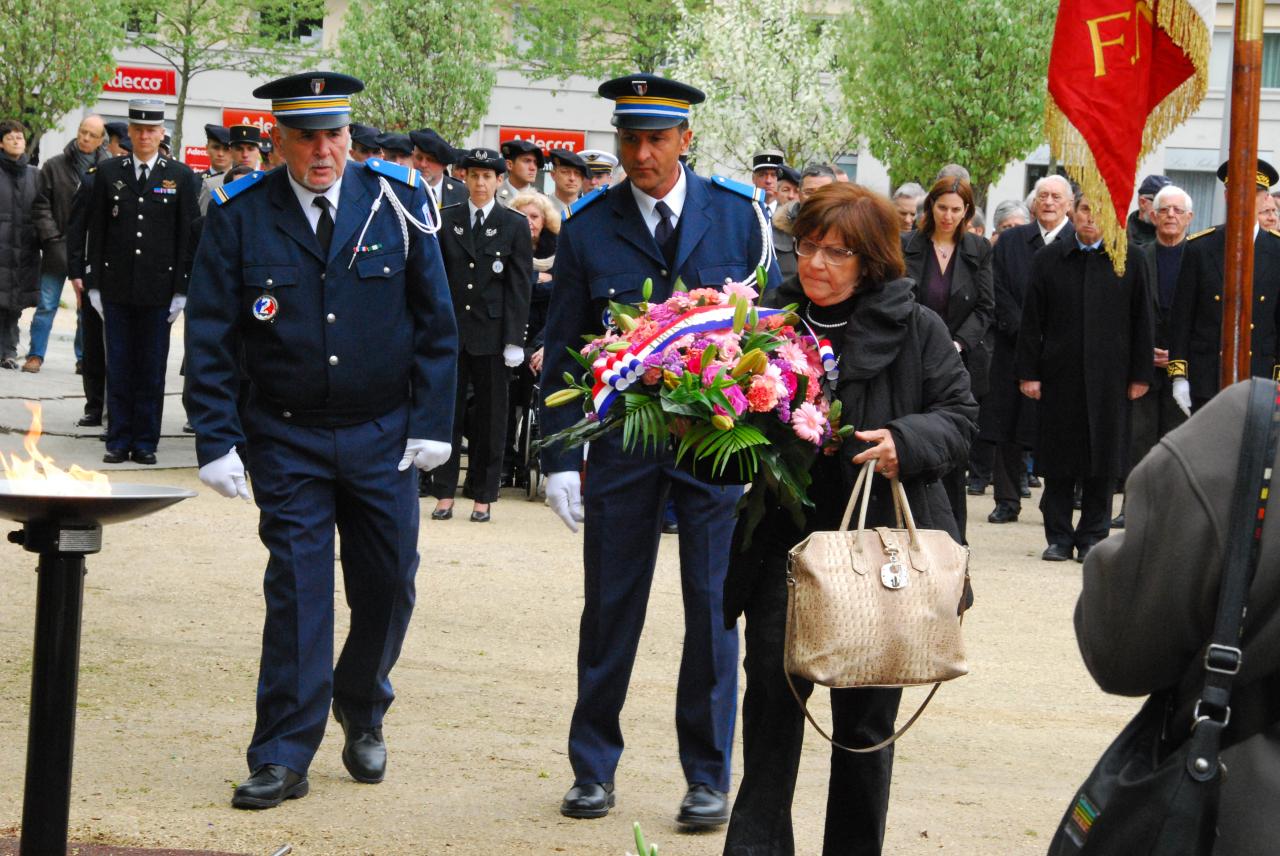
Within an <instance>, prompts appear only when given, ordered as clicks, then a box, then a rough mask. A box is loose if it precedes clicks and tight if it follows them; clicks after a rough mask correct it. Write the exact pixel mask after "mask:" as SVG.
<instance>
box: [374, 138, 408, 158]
mask: <svg viewBox="0 0 1280 856" xmlns="http://www.w3.org/2000/svg"><path fill="white" fill-rule="evenodd" d="M378 148H380V149H382V150H383V151H384V152H397V153H398V154H402V155H411V154H413V143H412V142H411V141H410V140H409V135H408V134H383V135H382V136H380V137H378Z"/></svg>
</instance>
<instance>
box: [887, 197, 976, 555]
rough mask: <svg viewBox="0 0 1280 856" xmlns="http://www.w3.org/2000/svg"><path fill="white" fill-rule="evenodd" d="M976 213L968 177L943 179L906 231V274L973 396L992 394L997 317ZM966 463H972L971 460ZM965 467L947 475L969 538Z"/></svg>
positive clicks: (957, 515)
mask: <svg viewBox="0 0 1280 856" xmlns="http://www.w3.org/2000/svg"><path fill="white" fill-rule="evenodd" d="M974 213H975V209H974V204H973V190H972V188H970V186H969V182H967V181H965V180H964V179H963V178H943V179H939V180H938V181H937V182H935V183H934V185H933V187H932V188H930V190H929V194H928V195H927V196H926V197H925V198H924V217H923V218H922V219H921V223H920V228H919V229H915V230H912V231H910V232H904V233H903V235H902V256H903V261H904V263H905V264H906V268H907V276H908V277H910V278H911V279H912V280H913V281H914V282H915V295H916V300H917V301H918V302H919V303H923V304H924V305H925V306H928V307H929V308H930V309H932V310H933V311H934V312H936V313H938V315H940V316H941V317H942V319H943V320H944V321H946V322H947V330H948V331H949V332H950V333H951V341H952V342H953V343H954V345H955V349H956V350H957V351H959V352H960V359H961V360H962V361H963V362H964V366H965V368H966V369H967V370H968V371H969V388H970V391H972V392H973V397H974V398H977V399H981V398H982V396H984V395H986V393H987V386H988V383H987V372H988V370H989V369H990V366H991V348H990V347H989V344H988V342H987V328H988V327H990V326H991V319H992V318H993V317H994V316H995V310H996V298H995V289H994V286H993V284H992V279H991V276H992V274H991V245H990V244H989V243H987V241H986V240H985V239H983V238H980V237H979V236H977V235H974V234H971V233H970V232H969V222H970V221H971V220H972V219H973V217H974ZM966 463H967V462H966ZM965 469H966V465H965V464H961V465H960V466H958V467H956V468H955V470H953V471H952V472H950V473H947V475H946V477H945V478H944V479H943V485H944V486H945V487H946V490H947V500H948V501H949V502H950V503H951V513H952V514H953V515H954V516H955V518H956V526H957V528H958V529H959V530H960V540H961V541H962V542H964V543H967V542H966V541H965V521H966V514H965Z"/></svg>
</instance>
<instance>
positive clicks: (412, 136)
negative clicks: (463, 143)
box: [409, 128, 455, 166]
mask: <svg viewBox="0 0 1280 856" xmlns="http://www.w3.org/2000/svg"><path fill="white" fill-rule="evenodd" d="M409 140H410V142H412V143H413V145H414V147H415V148H417V149H419V150H420V151H422V152H423V153H424V154H428V155H430V156H431V157H433V158H435V160H436V162H437V163H439V164H441V165H442V166H448V165H449V164H451V163H453V161H454V151H455V149H454V148H453V146H451V145H449V144H448V143H446V142H445V141H444V137H442V136H440V135H439V134H437V133H436V132H435V131H433V130H432V129H431V128H419V129H418V130H416V131H410V132H409Z"/></svg>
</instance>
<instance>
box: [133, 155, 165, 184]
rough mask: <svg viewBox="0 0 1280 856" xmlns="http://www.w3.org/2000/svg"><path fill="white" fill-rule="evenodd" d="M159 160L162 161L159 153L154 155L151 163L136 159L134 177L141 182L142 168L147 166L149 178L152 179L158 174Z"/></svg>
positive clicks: (134, 160)
mask: <svg viewBox="0 0 1280 856" xmlns="http://www.w3.org/2000/svg"><path fill="white" fill-rule="evenodd" d="M158 160H160V153H159V152H156V153H155V154H153V155H152V156H151V160H149V161H140V160H138V159H137V158H136V157H135V158H134V159H133V177H134V178H136V179H137V180H138V181H139V182H141V181H142V167H143V165H144V164H145V165H146V167H147V178H151V176H153V175H155V174H156V161H158Z"/></svg>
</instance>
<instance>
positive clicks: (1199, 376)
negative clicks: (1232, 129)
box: [1168, 160, 1280, 415]
mask: <svg viewBox="0 0 1280 856" xmlns="http://www.w3.org/2000/svg"><path fill="white" fill-rule="evenodd" d="M1218 178H1219V180H1221V181H1222V183H1223V184H1226V183H1227V179H1228V176H1227V164H1225V163H1224V164H1223V165H1222V166H1220V167H1218ZM1246 180H1247V179H1246ZM1255 181H1256V183H1257V188H1258V192H1257V197H1256V198H1257V200H1258V202H1259V204H1261V203H1262V202H1264V201H1266V199H1267V195H1268V194H1269V193H1270V192H1271V188H1273V187H1275V186H1277V184H1278V183H1280V176H1278V175H1277V173H1276V169H1275V167H1273V166H1272V165H1271V164H1269V163H1267V162H1266V161H1264V160H1259V161H1258V169H1257V174H1256V176H1255ZM1226 240H1227V227H1226V226H1225V225H1219V226H1214V227H1213V228H1212V229H1205V230H1204V231H1202V232H1197V233H1195V234H1193V235H1190V236H1188V237H1187V246H1186V249H1185V250H1184V252H1183V257H1182V268H1181V270H1180V271H1179V272H1178V287H1177V290H1176V291H1175V292H1174V298H1173V310H1172V312H1171V314H1170V320H1169V367H1168V372H1169V379H1170V382H1171V385H1172V394H1173V400H1174V401H1176V402H1177V403H1178V405H1179V406H1180V407H1181V408H1182V409H1183V410H1184V411H1185V412H1187V413H1188V415H1190V413H1191V411H1193V410H1198V409H1199V408H1200V407H1201V406H1202V405H1204V404H1205V403H1206V402H1207V401H1208V400H1209V399H1210V398H1213V397H1214V396H1215V395H1217V394H1218V372H1219V368H1218V354H1219V352H1220V351H1221V347H1222V271H1223V264H1224V260H1225V258H1224V253H1225V248H1226ZM1250 311H1251V314H1252V319H1251V327H1250V342H1251V344H1250V363H1249V365H1250V373H1251V374H1252V375H1253V376H1254V377H1277V376H1280V233H1276V232H1269V231H1267V230H1266V229H1261V228H1258V227H1256V226H1255V227H1254V239H1253V305H1252V306H1251V307H1250Z"/></svg>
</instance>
